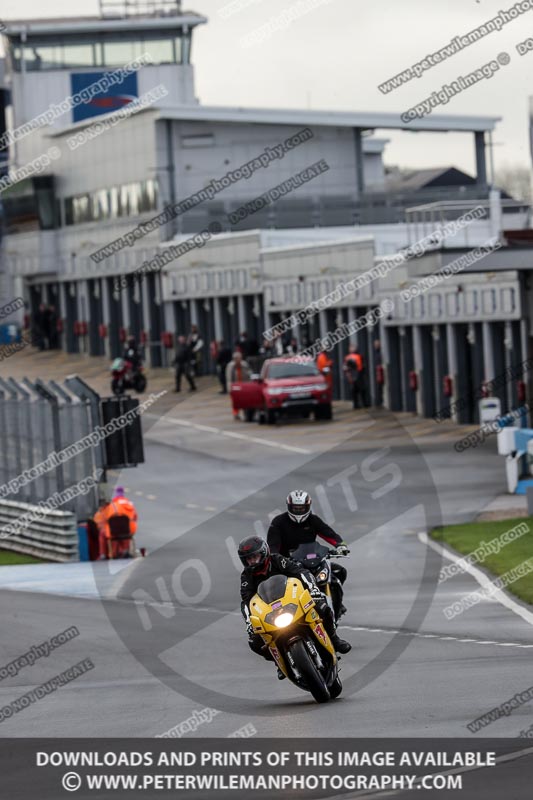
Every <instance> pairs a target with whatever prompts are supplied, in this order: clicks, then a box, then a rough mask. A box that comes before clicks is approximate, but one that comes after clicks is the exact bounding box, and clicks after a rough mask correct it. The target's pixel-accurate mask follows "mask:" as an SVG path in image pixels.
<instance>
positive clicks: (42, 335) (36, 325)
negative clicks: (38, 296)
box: [33, 303, 48, 350]
mask: <svg viewBox="0 0 533 800" xmlns="http://www.w3.org/2000/svg"><path fill="white" fill-rule="evenodd" d="M46 317H47V314H46V306H45V304H44V303H40V304H39V308H38V309H37V311H36V312H35V314H34V315H33V330H34V336H35V344H36V345H37V347H38V348H39V350H46V349H47V348H48V342H47V336H46V325H47V319H46Z"/></svg>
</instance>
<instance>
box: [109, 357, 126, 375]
mask: <svg viewBox="0 0 533 800" xmlns="http://www.w3.org/2000/svg"><path fill="white" fill-rule="evenodd" d="M111 369H112V370H113V372H122V370H123V369H124V359H123V358H115V360H114V361H113V363H112V364H111Z"/></svg>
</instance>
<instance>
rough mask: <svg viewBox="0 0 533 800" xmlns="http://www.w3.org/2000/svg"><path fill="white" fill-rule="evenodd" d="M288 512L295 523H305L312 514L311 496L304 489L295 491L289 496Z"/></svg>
mask: <svg viewBox="0 0 533 800" xmlns="http://www.w3.org/2000/svg"><path fill="white" fill-rule="evenodd" d="M287 511H288V512H289V517H290V518H291V519H292V521H293V522H305V520H306V519H307V517H308V516H309V514H310V513H311V496H310V495H309V494H308V493H307V492H304V491H303V489H295V490H294V491H293V492H290V493H289V495H288V496H287Z"/></svg>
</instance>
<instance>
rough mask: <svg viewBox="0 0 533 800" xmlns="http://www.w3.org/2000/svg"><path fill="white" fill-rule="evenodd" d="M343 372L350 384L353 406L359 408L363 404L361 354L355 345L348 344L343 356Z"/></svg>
mask: <svg viewBox="0 0 533 800" xmlns="http://www.w3.org/2000/svg"><path fill="white" fill-rule="evenodd" d="M343 370H344V374H345V376H346V379H347V381H348V383H349V385H350V389H351V394H352V403H353V407H354V409H355V408H361V407H362V404H363V391H364V389H363V385H362V383H363V356H362V355H361V354H360V353H359V350H358V349H357V347H356V346H355V345H350V349H349V351H348V355H347V356H345V358H344V364H343Z"/></svg>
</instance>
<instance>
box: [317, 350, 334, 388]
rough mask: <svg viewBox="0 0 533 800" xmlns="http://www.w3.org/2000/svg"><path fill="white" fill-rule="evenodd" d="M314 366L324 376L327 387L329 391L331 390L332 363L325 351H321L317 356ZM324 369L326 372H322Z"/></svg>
mask: <svg viewBox="0 0 533 800" xmlns="http://www.w3.org/2000/svg"><path fill="white" fill-rule="evenodd" d="M316 365H317V367H318V369H319V370H320V372H321V373H322V374H323V375H324V378H325V379H326V381H327V384H328V387H329V388H330V389H331V390H333V361H332V360H331V358H330V357H329V356H328V354H327V353H326V351H325V350H322V352H321V353H319V354H318V356H317V359H316ZM326 369H327V370H328V372H324V370H326Z"/></svg>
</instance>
